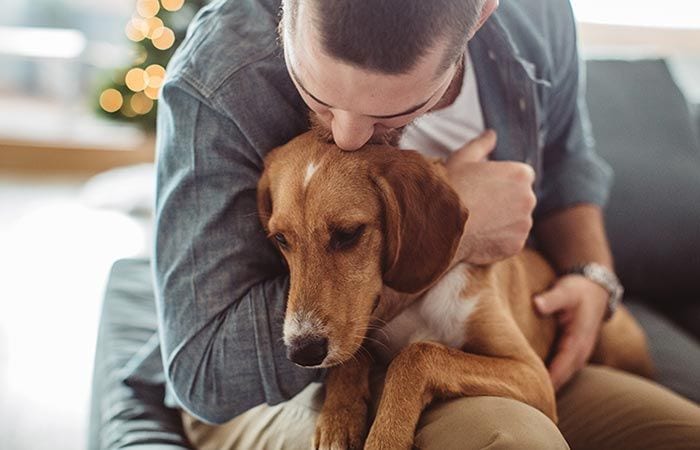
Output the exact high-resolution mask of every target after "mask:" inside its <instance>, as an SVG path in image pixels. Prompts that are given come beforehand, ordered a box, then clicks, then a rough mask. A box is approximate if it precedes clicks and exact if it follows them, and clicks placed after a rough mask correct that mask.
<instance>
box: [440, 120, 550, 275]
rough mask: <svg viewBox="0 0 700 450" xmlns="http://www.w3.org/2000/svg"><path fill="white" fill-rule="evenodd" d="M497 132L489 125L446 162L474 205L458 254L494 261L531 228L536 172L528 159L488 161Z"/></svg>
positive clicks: (464, 199)
mask: <svg viewBox="0 0 700 450" xmlns="http://www.w3.org/2000/svg"><path fill="white" fill-rule="evenodd" d="M494 148H496V133H495V132H494V131H493V130H487V131H485V132H484V133H482V134H481V135H479V137H477V138H476V139H474V140H472V141H470V142H468V143H467V144H466V145H465V146H464V147H462V148H460V149H459V150H457V151H455V152H454V153H452V154H451V155H450V157H449V158H448V159H447V161H446V162H445V167H446V169H447V174H448V178H449V180H450V183H451V184H452V187H453V188H454V189H455V191H456V192H457V194H458V195H459V197H460V199H461V200H462V202H463V203H464V205H465V206H466V207H467V209H469V220H468V221H467V225H466V227H465V231H464V236H463V237H462V244H461V245H460V251H459V253H458V255H457V256H458V259H460V260H461V259H465V260H467V261H469V262H471V263H474V264H490V263H493V262H496V261H498V260H501V259H505V258H507V257H509V256H513V255H514V254H516V253H518V252H519V251H520V250H521V249H522V248H523V245H525V241H526V239H527V237H528V234H529V233H530V228H532V211H533V210H534V209H535V204H536V202H537V201H536V197H535V193H534V192H533V190H532V184H533V182H534V180H535V172H534V170H533V169H532V167H530V166H529V165H527V164H524V163H519V162H511V161H488V160H487V156H488V155H489V154H490V153H491V152H492V151H493V149H494Z"/></svg>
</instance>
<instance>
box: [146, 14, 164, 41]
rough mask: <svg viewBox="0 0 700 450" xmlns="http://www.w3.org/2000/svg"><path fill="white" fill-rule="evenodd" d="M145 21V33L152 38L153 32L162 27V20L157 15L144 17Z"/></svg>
mask: <svg viewBox="0 0 700 450" xmlns="http://www.w3.org/2000/svg"><path fill="white" fill-rule="evenodd" d="M146 23H147V24H148V33H147V35H148V37H149V38H150V39H153V32H154V31H156V30H157V29H158V28H162V27H163V21H162V20H160V19H159V18H158V17H151V18H150V19H146Z"/></svg>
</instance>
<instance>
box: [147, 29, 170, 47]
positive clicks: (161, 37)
mask: <svg viewBox="0 0 700 450" xmlns="http://www.w3.org/2000/svg"><path fill="white" fill-rule="evenodd" d="M151 40H152V41H153V46H154V47H155V48H157V49H158V50H167V49H169V48H170V47H172V46H173V44H174V43H175V33H173V30H171V29H170V28H168V27H160V28H158V29H156V30H155V31H154V32H153V37H151Z"/></svg>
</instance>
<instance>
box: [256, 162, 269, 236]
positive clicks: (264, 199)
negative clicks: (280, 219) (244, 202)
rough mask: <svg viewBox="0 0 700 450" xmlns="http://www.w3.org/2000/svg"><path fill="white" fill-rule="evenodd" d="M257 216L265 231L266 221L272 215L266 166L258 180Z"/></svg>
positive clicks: (267, 221)
mask: <svg viewBox="0 0 700 450" xmlns="http://www.w3.org/2000/svg"><path fill="white" fill-rule="evenodd" d="M257 200H258V218H259V219H260V223H261V224H262V226H263V229H264V230H265V232H266V233H267V232H268V231H269V230H268V223H269V222H270V217H271V216H272V193H271V192H270V177H269V176H268V170H267V168H266V169H265V170H263V173H262V175H261V176H260V180H258V192H257Z"/></svg>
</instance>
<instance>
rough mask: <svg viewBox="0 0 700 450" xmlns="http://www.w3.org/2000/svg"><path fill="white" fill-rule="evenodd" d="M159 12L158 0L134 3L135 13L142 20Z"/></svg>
mask: <svg viewBox="0 0 700 450" xmlns="http://www.w3.org/2000/svg"><path fill="white" fill-rule="evenodd" d="M158 11H160V4H159V3H158V0H138V2H136V12H138V13H139V16H141V17H143V18H144V19H149V18H151V17H153V16H155V15H156V14H158Z"/></svg>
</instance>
